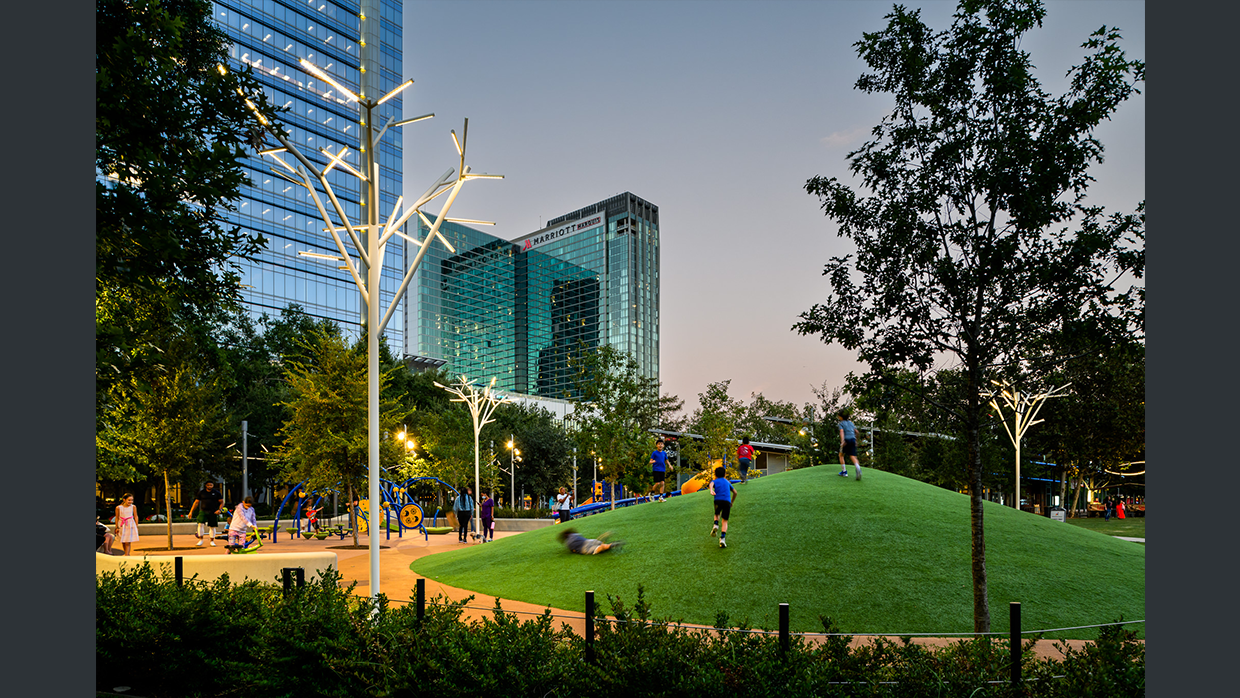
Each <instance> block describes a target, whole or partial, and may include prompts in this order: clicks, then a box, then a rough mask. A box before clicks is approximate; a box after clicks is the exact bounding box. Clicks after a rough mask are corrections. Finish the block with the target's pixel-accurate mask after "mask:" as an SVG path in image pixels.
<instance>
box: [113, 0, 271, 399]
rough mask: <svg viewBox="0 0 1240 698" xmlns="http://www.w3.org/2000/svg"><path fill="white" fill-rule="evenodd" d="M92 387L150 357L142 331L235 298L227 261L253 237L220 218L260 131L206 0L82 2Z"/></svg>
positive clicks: (202, 314) (247, 75)
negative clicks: (90, 201)
mask: <svg viewBox="0 0 1240 698" xmlns="http://www.w3.org/2000/svg"><path fill="white" fill-rule="evenodd" d="M95 28H96V34H95V169H96V181H95V224H96V228H95V244H96V263H95V281H96V379H97V380H98V381H99V382H100V385H98V386H97V393H98V394H102V393H104V392H106V389H107V383H108V382H109V381H112V380H120V379H122V378H123V375H124V373H125V372H126V371H127V370H129V368H130V367H131V366H134V367H140V366H143V365H145V364H147V363H152V362H153V363H159V362H160V354H159V351H158V349H159V346H158V343H157V342H154V341H152V340H151V339H150V335H151V333H152V331H160V329H161V328H166V327H167V326H169V325H179V326H180V327H181V331H185V330H186V326H188V325H194V324H202V323H204V322H208V323H209V322H210V321H213V320H210V318H212V317H213V316H214V315H216V314H217V313H218V311H220V310H221V309H222V308H225V307H227V306H228V305H230V304H232V303H234V302H235V301H236V299H237V298H238V290H239V287H238V284H239V277H238V274H237V273H236V270H235V269H236V266H235V263H234V262H233V261H231V260H233V259H234V258H235V257H236V256H237V255H247V254H253V253H254V252H256V251H258V250H259V249H260V248H261V246H262V245H263V241H262V239H261V238H259V237H257V236H255V237H247V236H245V235H243V234H242V233H241V232H240V229H239V228H237V227H235V226H233V227H228V226H225V225H224V215H225V213H226V212H227V211H230V210H233V208H234V204H233V202H235V201H236V200H237V199H238V198H240V191H241V186H242V185H243V184H245V182H246V179H247V176H246V172H245V170H244V168H243V167H242V163H241V159H242V158H243V157H245V155H246V152H247V150H248V149H252V148H256V147H257V146H258V145H260V144H261V141H262V132H261V130H260V125H259V124H258V123H257V121H256V120H255V119H254V116H253V114H252V113H251V111H250V107H249V106H247V102H246V100H245V98H244V97H242V96H240V95H239V91H244V92H245V93H247V94H255V95H259V96H257V97H255V98H254V101H253V102H251V104H253V106H254V108H255V109H257V110H259V111H260V112H262V113H263V114H264V115H265V117H267V118H271V117H273V116H274V114H275V113H276V112H277V111H279V110H278V109H275V108H273V107H272V106H271V104H270V103H269V102H268V100H267V98H266V97H264V96H261V92H262V91H261V85H260V83H259V82H258V80H257V78H256V77H255V76H254V75H253V74H252V72H251V70H250V69H249V68H246V69H245V70H244V71H242V72H233V71H228V70H222V69H221V67H222V66H224V65H225V64H226V63H227V58H228V45H229V42H228V38H227V36H226V35H225V34H224V33H223V31H221V30H220V29H219V27H218V26H216V24H215V23H214V21H213V20H212V17H211V3H210V2H207V1H206V0H97V1H96V4H95Z"/></svg>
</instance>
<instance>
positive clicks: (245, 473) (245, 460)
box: [241, 419, 250, 499]
mask: <svg viewBox="0 0 1240 698" xmlns="http://www.w3.org/2000/svg"><path fill="white" fill-rule="evenodd" d="M249 440H250V431H249V422H247V421H246V420H244V419H243V420H241V497H242V498H243V499H244V498H245V496H246V495H247V494H249V493H250V476H249V455H250V454H249V445H250V444H249Z"/></svg>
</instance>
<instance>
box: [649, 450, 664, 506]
mask: <svg viewBox="0 0 1240 698" xmlns="http://www.w3.org/2000/svg"><path fill="white" fill-rule="evenodd" d="M650 467H651V469H652V471H653V472H654V486H653V487H651V488H650V491H649V492H647V493H646V496H647V497H648V498H650V501H652V502H664V501H667V494H665V493H664V490H663V481H664V480H665V479H666V478H667V453H666V452H665V451H664V450H663V439H659V440H658V441H656V442H654V452H653V453H651V454H650ZM655 490H658V491H659V492H658V495H657V496H656V495H655Z"/></svg>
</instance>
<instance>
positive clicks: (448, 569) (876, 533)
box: [412, 467, 1145, 638]
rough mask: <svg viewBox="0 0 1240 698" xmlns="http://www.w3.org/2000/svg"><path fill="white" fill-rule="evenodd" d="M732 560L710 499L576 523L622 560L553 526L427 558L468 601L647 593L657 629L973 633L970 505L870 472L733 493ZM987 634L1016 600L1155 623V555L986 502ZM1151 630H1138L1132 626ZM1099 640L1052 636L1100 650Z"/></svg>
mask: <svg viewBox="0 0 1240 698" xmlns="http://www.w3.org/2000/svg"><path fill="white" fill-rule="evenodd" d="M738 489H739V491H740V495H739V497H738V499H737V501H736V503H735V505H734V508H733V513H732V521H731V530H730V535H729V536H728V545H729V547H728V549H726V550H721V549H719V548H718V544H717V541H716V539H714V538H712V537H711V536H710V524H711V515H712V502H711V498H710V495H709V494H708V493H705V492H699V493H695V494H693V495H688V496H685V497H676V498H673V499H671V500H669V501H668V502H666V503H662V504H659V503H653V504H642V505H639V506H636V507H630V508H627V509H621V510H618V511H614V512H607V513H604V514H599V515H596V516H591V517H587V518H585V519H580V520H578V521H574V522H573V525H574V526H575V527H577V528H578V529H579V530H580V531H581V532H582V533H583V534H585V535H587V536H591V537H594V536H597V535H599V534H601V533H603V532H604V531H608V530H611V531H614V532H615V536H616V537H617V538H620V539H623V540H625V541H626V546H625V548H624V549H623V550H622V551H621V552H620V553H619V554H615V555H612V554H604V555H598V556H583V555H572V554H569V553H568V552H567V551H565V549H564V547H563V546H562V545H561V544H560V543H559V542H558V540H557V539H556V534H557V533H558V532H559V527H558V526H552V527H548V528H545V529H540V530H537V531H531V532H529V533H523V534H521V535H519V536H512V537H509V538H504V539H501V540H499V541H497V542H496V543H493V544H490V543H489V544H487V545H480V546H471V547H468V548H463V549H460V550H454V551H451V552H447V553H441V554H439V555H433V556H429V557H424V558H421V559H419V560H417V561H415V562H414V563H413V565H412V568H413V570H414V571H415V572H417V573H418V574H421V575H424V576H427V577H430V578H432V579H437V580H439V581H442V582H444V583H446V584H450V585H453V586H457V587H462V588H465V589H472V590H475V591H479V592H481V593H485V594H490V595H494V596H499V597H503V598H509V599H517V600H520V601H526V602H529V603H535V604H539V605H549V606H555V607H558V608H564V609H569V610H576V611H582V610H584V607H585V598H584V596H585V591H586V590H588V589H593V590H594V591H595V598H596V599H598V600H599V601H600V602H601V603H603V604H604V608H608V607H607V606H606V605H605V604H606V601H605V595H607V594H610V595H613V596H616V595H618V596H620V597H622V598H623V599H624V600H625V602H626V604H631V603H632V601H633V600H634V597H635V596H636V590H637V586H638V585H639V584H641V585H643V586H644V588H645V596H646V600H647V602H648V603H650V604H651V605H652V607H653V613H654V615H655V616H656V617H660V618H664V617H666V618H672V619H674V620H683V621H685V622H690V623H704V624H712V623H714V621H715V618H716V613H717V612H719V611H723V612H726V613H727V614H728V616H729V618H730V621H729V622H730V624H732V625H736V624H739V623H741V622H743V621H748V622H749V623H751V624H753V625H755V626H760V627H766V628H773V627H776V626H777V624H778V604H779V603H780V602H786V603H788V604H790V611H791V613H790V620H791V625H792V628H793V629H794V630H797V631H821V629H822V625H821V623H820V622H819V620H818V617H819V616H820V615H826V616H830V617H831V618H833V619H834V620H835V622H836V624H837V625H838V626H839V627H840V628H841V629H842V630H844V631H847V632H890V633H902V632H903V633H921V632H941V633H947V632H968V631H971V630H972V608H973V602H972V591H971V589H972V585H971V576H970V556H969V509H968V504H969V500H968V497H966V496H965V495H962V494H958V493H955V492H949V491H947V490H943V489H940V488H937V487H933V486H931V485H927V484H925V483H922V482H917V481H915V480H910V479H908V478H904V477H900V476H898V475H892V474H890V473H884V472H880V471H877V470H874V469H872V468H870V469H867V470H866V472H865V477H864V479H863V481H862V482H856V481H854V480H853V479H852V478H847V479H845V478H840V477H838V476H836V474H835V470H834V469H833V468H831V467H816V468H807V469H803V470H797V471H793V472H788V473H781V474H778V475H773V476H769V477H763V478H759V479H757V480H754V481H752V482H750V483H748V484H746V485H743V486H738ZM985 512H986V518H985V526H986V559H987V572H988V574H989V582H990V585H989V586H990V596H989V598H990V608H991V621H992V630H995V631H1004V630H1006V629H1007V625H1008V602H1010V601H1020V602H1021V607H1022V627H1023V628H1024V629H1026V630H1033V629H1049V628H1061V627H1068V626H1080V625H1090V624H1096V623H1105V622H1108V621H1114V620H1118V619H1119V618H1120V616H1121V615H1122V616H1123V618H1124V619H1125V620H1134V619H1142V618H1144V617H1145V546H1142V545H1138V544H1135V543H1131V542H1127V541H1122V540H1119V539H1117V538H1114V537H1112V536H1109V535H1104V534H1102V533H1098V532H1095V531H1091V530H1088V529H1086V528H1084V527H1081V526H1074V525H1065V524H1063V523H1059V522H1057V521H1051V520H1050V519H1048V518H1045V517H1042V516H1036V515H1033V514H1028V513H1024V512H1017V511H1015V510H1013V509H1010V508H1006V507H1001V506H999V505H992V504H990V503H987V504H986V509H985ZM1130 627H1132V628H1134V629H1136V630H1138V631H1141V632H1144V625H1136V626H1130ZM1096 632H1097V631H1095V630H1085V631H1070V632H1066V633H1058V634H1056V635H1055V636H1056V637H1082V638H1093V637H1096Z"/></svg>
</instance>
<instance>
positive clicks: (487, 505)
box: [478, 492, 495, 543]
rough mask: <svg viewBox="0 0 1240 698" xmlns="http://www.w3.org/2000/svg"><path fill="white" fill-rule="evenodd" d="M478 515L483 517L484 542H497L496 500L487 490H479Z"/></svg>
mask: <svg viewBox="0 0 1240 698" xmlns="http://www.w3.org/2000/svg"><path fill="white" fill-rule="evenodd" d="M478 496H479V497H481V498H482V499H481V500H479V502H478V516H479V517H480V518H481V519H482V542H483V543H485V542H487V541H488V540H490V541H491V542H492V543H494V542H495V500H494V499H491V495H489V494H487V493H486V492H479V493H478Z"/></svg>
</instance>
